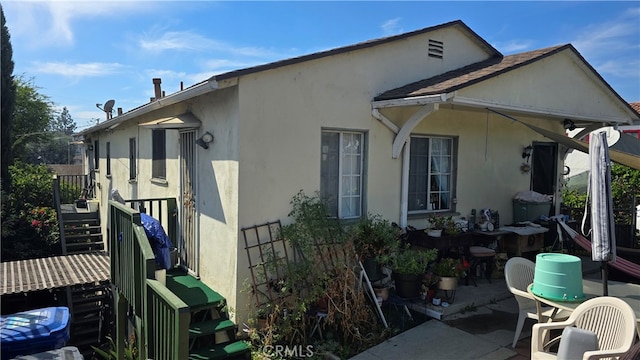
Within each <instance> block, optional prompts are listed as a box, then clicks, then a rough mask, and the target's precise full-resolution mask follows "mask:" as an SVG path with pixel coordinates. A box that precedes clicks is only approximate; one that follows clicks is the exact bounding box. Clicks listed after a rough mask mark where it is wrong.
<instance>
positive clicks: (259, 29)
mask: <svg viewBox="0 0 640 360" xmlns="http://www.w3.org/2000/svg"><path fill="white" fill-rule="evenodd" d="M1 3H2V7H3V9H4V13H5V17H6V19H7V26H8V28H9V32H10V35H11V43H12V45H13V60H14V62H15V69H14V75H24V76H25V77H27V78H33V79H34V83H35V85H36V86H38V87H39V88H40V92H41V93H42V94H45V95H47V96H49V97H50V98H51V100H52V101H53V102H54V103H55V105H56V106H57V107H59V108H62V107H63V106H66V107H67V108H68V109H69V111H70V113H71V116H72V117H73V119H74V120H75V121H76V123H77V125H78V129H79V130H80V129H83V128H86V127H88V126H91V125H93V124H95V123H96V119H99V120H100V121H103V120H104V119H105V114H104V113H103V112H102V111H101V110H99V109H98V108H97V107H96V104H97V103H102V104H104V103H105V102H106V101H107V100H109V99H115V108H118V107H122V108H123V110H124V111H125V112H126V111H128V110H130V109H132V108H134V107H138V106H140V105H142V104H144V103H147V102H148V101H149V98H150V97H153V84H152V81H151V79H152V78H154V77H160V78H162V88H163V90H165V91H166V93H167V94H170V93H173V92H176V91H178V90H179V89H180V82H181V81H182V82H183V83H184V86H185V87H187V86H190V85H193V84H195V83H197V82H200V81H203V80H205V79H207V78H208V77H210V76H211V75H215V74H219V73H222V72H226V71H229V70H234V69H239V68H244V67H249V66H254V65H258V64H263V63H268V62H272V61H277V60H281V59H285V58H289V57H294V56H299V55H304V54H309V53H314V52H317V51H322V50H327V49H331V48H335V47H340V46H345V45H349V44H354V43H358V42H362V41H366V40H371V39H377V38H381V37H385V36H389V35H395V34H399V33H402V32H408V31H413V30H417V29H422V28H425V27H430V26H434V25H439V24H442V23H446V22H449V21H453V20H462V21H463V22H465V23H466V24H467V25H468V26H469V27H470V28H471V29H472V30H473V31H475V32H476V33H477V34H478V35H480V36H481V37H482V38H484V39H485V40H486V41H487V42H489V43H490V44H491V45H493V46H494V47H495V48H496V49H498V50H499V51H500V52H502V53H503V54H505V55H509V54H513V53H518V52H523V51H528V50H533V49H539V48H544V47H547V46H553V45H559V44H566V43H571V44H573V45H574V46H575V47H576V48H577V50H578V51H579V52H580V53H581V54H582V55H583V56H584V57H585V59H586V60H587V61H588V62H589V63H590V64H591V65H592V66H593V67H594V68H595V69H596V70H597V71H598V72H599V73H600V75H602V76H603V77H604V79H605V80H606V81H607V82H608V83H609V84H610V85H611V86H612V87H613V89H614V90H616V91H617V92H618V94H620V96H622V98H623V99H624V100H626V101H628V102H636V101H640V3H639V2H638V1H622V2H613V1H602V2H599V1H588V2H573V1H553V2H541V1H537V2H533V1H531V2H530V1H517V2H506V1H495V2H485V1H472V2H461V1H443V2H436V1H429V2H427V1H407V2H398V1H394V2H383V1H352V2H345V1H336V2H330V1H317V2H309V1H300V2H294V1H259V2H248V1H193V2H185V1H181V2H173V1H132V2H124V1H100V2H90V1H65V2H63V1H41V2H35V1H25V0H21V1H2V2H1Z"/></svg>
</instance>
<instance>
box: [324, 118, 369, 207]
mask: <svg viewBox="0 0 640 360" xmlns="http://www.w3.org/2000/svg"><path fill="white" fill-rule="evenodd" d="M364 138H365V137H364V133H362V132H352V131H330V130H324V131H322V142H321V147H322V148H321V161H320V197H321V198H322V199H323V200H324V201H325V203H326V204H327V206H328V208H329V211H330V216H333V217H337V218H342V219H349V218H358V217H360V216H362V211H363V210H362V209H363V196H364V195H363V194H364V193H363V176H364Z"/></svg>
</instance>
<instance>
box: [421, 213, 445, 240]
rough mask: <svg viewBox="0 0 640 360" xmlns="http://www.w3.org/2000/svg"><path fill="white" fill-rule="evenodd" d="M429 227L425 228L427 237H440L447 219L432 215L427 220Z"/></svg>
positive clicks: (440, 215) (439, 215)
mask: <svg viewBox="0 0 640 360" xmlns="http://www.w3.org/2000/svg"><path fill="white" fill-rule="evenodd" d="M427 221H428V222H429V226H427V230H426V231H427V235H429V236H432V237H440V236H442V232H443V231H444V228H445V227H446V224H447V217H446V216H443V215H442V214H433V215H431V216H429V219H427Z"/></svg>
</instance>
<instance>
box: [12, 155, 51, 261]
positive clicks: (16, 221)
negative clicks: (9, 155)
mask: <svg viewBox="0 0 640 360" xmlns="http://www.w3.org/2000/svg"><path fill="white" fill-rule="evenodd" d="M9 171H10V174H11V193H10V194H4V193H3V194H2V252H1V256H2V261H13V260H22V259H32V258H39V257H46V256H51V255H57V254H59V253H60V252H61V249H60V247H59V246H58V243H59V242H60V233H59V230H58V221H57V214H56V211H55V210H54V209H53V177H52V174H51V172H50V171H49V169H48V168H47V167H46V166H44V165H29V164H24V163H20V162H18V163H16V164H15V165H12V166H10V167H9Z"/></svg>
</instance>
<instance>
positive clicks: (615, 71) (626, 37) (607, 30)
mask: <svg viewBox="0 0 640 360" xmlns="http://www.w3.org/2000/svg"><path fill="white" fill-rule="evenodd" d="M639 18H640V8H638V7H635V8H629V9H628V10H627V11H625V12H624V13H622V14H621V15H620V16H619V17H618V18H616V19H613V20H610V21H604V22H601V23H595V24H591V25H588V26H586V27H585V28H584V29H582V30H581V31H580V33H579V34H578V35H577V36H576V37H575V40H573V41H571V43H572V44H573V45H574V46H575V47H576V49H577V50H578V51H579V52H580V54H582V56H584V57H585V58H586V59H587V61H589V63H591V64H592V65H593V67H594V68H595V69H596V70H597V71H598V72H599V73H601V74H603V75H611V76H614V77H619V78H627V79H629V78H632V79H638V78H640V70H639V67H638V62H639V60H638V51H640V32H639V31H638V21H639ZM612 59H613V60H612Z"/></svg>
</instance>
